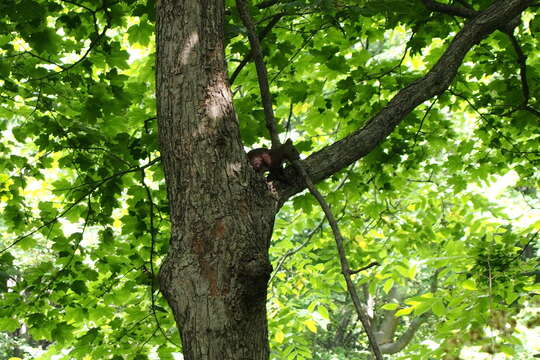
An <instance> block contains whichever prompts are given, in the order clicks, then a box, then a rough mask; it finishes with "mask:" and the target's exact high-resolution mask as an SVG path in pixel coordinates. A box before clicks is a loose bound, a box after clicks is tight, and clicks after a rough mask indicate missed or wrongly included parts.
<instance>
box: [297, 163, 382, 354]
mask: <svg viewBox="0 0 540 360" xmlns="http://www.w3.org/2000/svg"><path fill="white" fill-rule="evenodd" d="M299 158H300V157H299V156H298V159H295V160H292V159H289V160H291V161H292V163H293V166H294V167H295V168H296V170H297V171H298V172H299V173H300V174H301V175H302V179H303V180H304V181H305V183H306V186H307V188H308V189H309V192H310V193H311V194H312V195H313V196H314V197H315V199H317V201H318V202H319V205H320V206H321V208H322V210H323V212H324V215H325V216H326V219H327V220H328V223H329V224H330V227H331V228H332V233H333V234H334V239H335V240H336V247H337V249H338V254H339V262H340V263H341V273H342V274H343V277H344V278H345V282H346V283H347V290H348V292H349V294H350V295H351V298H352V301H353V304H354V308H355V309H356V314H357V315H358V318H359V319H360V322H361V323H362V326H363V327H364V330H365V332H366V334H367V337H368V340H369V346H370V347H371V350H372V351H373V354H374V355H375V358H376V359H377V360H382V359H383V357H382V354H381V350H380V349H379V345H378V344H377V339H376V338H375V335H374V334H373V331H372V329H371V324H370V322H369V318H368V316H367V314H366V313H365V312H364V309H363V308H362V304H361V303H360V298H359V297H358V293H357V292H356V287H355V286H354V283H353V281H352V279H351V273H352V271H351V269H350V266H349V260H347V254H345V247H344V246H343V236H342V235H341V231H340V230H339V226H338V224H337V221H336V219H335V217H334V214H333V213H332V210H331V209H330V206H329V205H328V203H327V202H326V201H325V200H324V197H323V196H322V195H321V193H320V192H319V190H317V188H316V187H315V185H314V184H313V182H312V181H311V179H310V177H309V174H308V173H307V172H306V169H304V167H303V166H302V163H301V162H300V160H299Z"/></svg>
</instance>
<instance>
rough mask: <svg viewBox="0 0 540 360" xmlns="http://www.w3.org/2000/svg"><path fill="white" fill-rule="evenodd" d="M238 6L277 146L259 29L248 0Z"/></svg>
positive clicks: (268, 122)
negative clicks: (252, 17) (250, 11)
mask: <svg viewBox="0 0 540 360" xmlns="http://www.w3.org/2000/svg"><path fill="white" fill-rule="evenodd" d="M236 6H237V9H238V13H239V15H240V18H241V19H242V22H243V23H244V26H245V27H246V30H247V35H248V39H249V43H250V44H251V52H252V54H253V58H254V60H255V68H256V69H257V76H258V78H259V89H260V91H261V98H262V103H263V108H264V117H265V119H266V127H267V128H268V132H269V133H270V139H271V140H272V148H277V147H278V146H279V145H280V141H279V136H278V132H277V129H276V120H275V118H274V110H273V109H272V95H271V94H270V86H269V85H268V73H267V71H266V66H265V64H264V59H263V55H262V49H261V44H260V42H259V38H258V37H257V30H256V29H255V25H254V24H253V21H252V20H251V15H250V13H249V9H248V5H247V3H246V0H236Z"/></svg>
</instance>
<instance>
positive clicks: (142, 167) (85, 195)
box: [0, 157, 161, 254]
mask: <svg viewBox="0 0 540 360" xmlns="http://www.w3.org/2000/svg"><path fill="white" fill-rule="evenodd" d="M159 160H161V157H158V158H155V159H154V160H152V161H150V162H149V163H147V164H145V165H143V166H139V167H136V168H132V169H128V170H124V171H120V172H118V173H116V174H113V175H111V176H108V177H106V178H104V179H101V180H100V181H98V182H96V183H94V185H93V186H92V187H91V188H90V190H88V191H86V192H85V193H84V194H83V195H82V196H80V197H79V198H77V200H75V201H74V202H73V203H71V204H70V205H69V206H68V207H67V208H66V209H65V210H64V211H62V212H61V213H60V214H58V215H57V216H55V217H54V218H52V219H51V220H49V221H46V222H44V223H43V224H42V225H41V226H38V227H37V228H35V229H34V230H32V231H30V232H28V233H26V234H24V235H21V236H19V237H18V238H16V239H15V240H13V242H12V243H11V244H10V245H8V246H7V247H5V248H3V249H2V250H0V254H2V253H4V252H6V251H7V250H9V249H11V248H12V247H13V246H15V245H17V244H18V243H20V242H21V241H23V240H24V239H26V238H27V237H29V236H32V235H34V234H35V233H37V232H38V231H40V230H41V229H43V228H45V227H47V226H49V225H51V224H54V223H55V222H56V221H58V219H60V218H61V217H62V216H64V215H65V214H67V213H68V212H69V211H70V210H71V209H73V208H74V207H75V206H76V205H77V204H79V203H80V202H81V201H82V200H83V199H84V198H85V197H87V196H89V195H91V194H92V193H93V192H94V191H95V190H96V189H97V188H99V187H100V186H101V185H103V184H105V183H106V182H108V181H110V180H112V179H114V178H116V177H119V176H123V175H125V174H128V173H132V172H135V171H139V170H142V169H146V168H147V167H149V166H152V165H154V164H155V163H157V162H158V161H159Z"/></svg>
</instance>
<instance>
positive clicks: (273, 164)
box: [247, 139, 299, 182]
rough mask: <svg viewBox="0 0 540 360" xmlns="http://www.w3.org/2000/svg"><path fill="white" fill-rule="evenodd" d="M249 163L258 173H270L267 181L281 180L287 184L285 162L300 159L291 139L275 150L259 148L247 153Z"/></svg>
mask: <svg viewBox="0 0 540 360" xmlns="http://www.w3.org/2000/svg"><path fill="white" fill-rule="evenodd" d="M247 157H248V160H249V163H250V164H251V166H252V167H253V169H254V170H255V171H256V172H258V173H264V172H266V171H269V172H270V174H269V175H268V177H267V178H266V179H267V180H280V181H283V182H287V180H286V177H285V173H284V172H283V166H282V165H283V162H284V161H285V160H288V161H292V160H295V159H298V158H299V155H298V150H296V148H295V147H294V145H293V143H292V141H291V139H288V140H287V141H285V143H283V144H282V145H279V146H278V147H276V148H273V149H267V148H257V149H253V150H251V151H249V152H248V153H247Z"/></svg>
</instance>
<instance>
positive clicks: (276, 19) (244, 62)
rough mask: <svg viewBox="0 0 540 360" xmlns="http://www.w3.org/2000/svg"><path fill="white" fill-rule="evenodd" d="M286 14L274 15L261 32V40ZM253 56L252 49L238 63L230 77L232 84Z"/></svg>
mask: <svg viewBox="0 0 540 360" xmlns="http://www.w3.org/2000/svg"><path fill="white" fill-rule="evenodd" d="M283 16H285V13H284V12H281V13H279V14H276V15H274V16H273V17H272V19H271V20H270V22H269V23H268V24H267V25H266V26H265V28H264V29H262V31H261V32H260V34H259V36H258V38H259V41H260V40H261V39H263V38H264V37H265V36H266V35H268V33H269V32H270V31H271V30H272V28H273V27H274V26H276V24H277V23H278V22H279V20H281V18H282V17H283ZM252 58H253V50H251V51H250V52H249V53H248V54H247V55H246V57H245V58H243V59H242V61H241V62H240V64H238V66H237V67H236V69H234V72H233V73H232V75H231V77H230V78H229V83H230V84H232V83H234V80H236V78H237V77H238V75H239V74H240V71H242V69H243V68H244V66H246V65H247V63H248V62H250V60H251V59H252Z"/></svg>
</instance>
